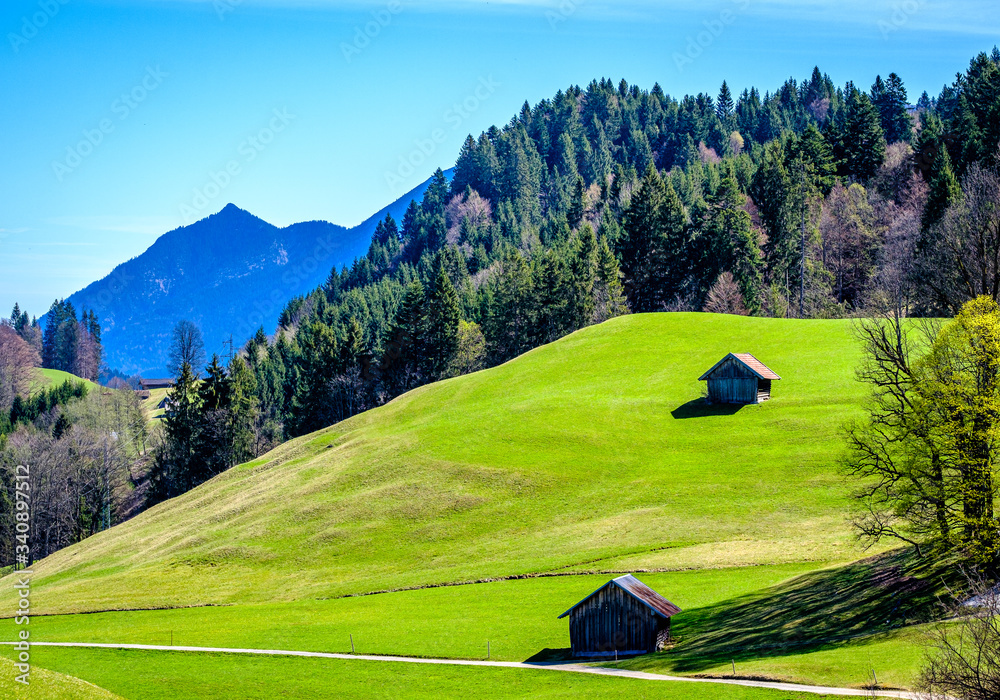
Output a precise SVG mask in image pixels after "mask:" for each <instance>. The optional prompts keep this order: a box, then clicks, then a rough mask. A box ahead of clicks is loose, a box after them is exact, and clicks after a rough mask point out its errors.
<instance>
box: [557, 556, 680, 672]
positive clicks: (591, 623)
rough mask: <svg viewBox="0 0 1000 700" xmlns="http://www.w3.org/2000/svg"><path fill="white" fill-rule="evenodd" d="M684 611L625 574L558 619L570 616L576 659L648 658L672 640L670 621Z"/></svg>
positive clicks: (570, 634)
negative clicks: (633, 655)
mask: <svg viewBox="0 0 1000 700" xmlns="http://www.w3.org/2000/svg"><path fill="white" fill-rule="evenodd" d="M680 611H681V609H680V608H678V607H677V606H676V605H674V604H673V603H671V602H670V601H669V600H667V599H666V598H664V597H663V596H661V595H660V594H659V593H657V592H656V591H654V590H653V589H652V588H650V587H649V586H647V585H646V584H644V583H643V582H642V581H640V580H639V579H637V578H636V577H634V576H632V575H631V574H626V575H625V576H619V577H618V578H616V579H612V580H611V581H608V582H607V583H606V584H604V585H603V586H601V587H600V588H598V589H597V590H596V591H594V592H593V593H591V594H590V595H588V596H587V597H586V598H584V599H583V600H581V601H580V602H579V603H577V604H576V605H574V606H573V607H572V608H570V609H569V610H567V611H566V612H564V613H563V614H562V615H560V616H559V619H562V618H564V617H566V616H567V615H568V616H569V639H570V644H571V645H572V648H573V656H590V657H602V656H615V655H628V654H646V653H649V652H651V651H656V650H657V649H660V648H661V647H662V646H663V645H664V644H665V643H666V642H667V640H668V639H670V618H671V617H673V616H674V615H676V614H677V613H679V612H680Z"/></svg>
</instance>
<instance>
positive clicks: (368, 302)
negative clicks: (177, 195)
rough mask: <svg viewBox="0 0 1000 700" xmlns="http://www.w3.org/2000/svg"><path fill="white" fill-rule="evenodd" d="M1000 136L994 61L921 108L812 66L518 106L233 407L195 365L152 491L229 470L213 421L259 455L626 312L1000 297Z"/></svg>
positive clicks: (297, 317) (311, 297)
mask: <svg viewBox="0 0 1000 700" xmlns="http://www.w3.org/2000/svg"><path fill="white" fill-rule="evenodd" d="M998 125H1000V51H998V50H997V49H994V50H993V52H992V54H991V55H988V54H985V53H984V54H981V55H979V56H977V57H976V58H975V59H973V60H972V61H971V63H970V65H969V67H968V69H967V70H966V71H965V73H963V74H959V75H958V76H957V78H956V80H955V81H954V83H953V84H951V85H948V86H945V87H944V88H943V89H942V91H941V93H940V94H939V95H938V96H937V97H936V98H931V97H929V96H928V95H927V94H926V93H925V94H923V95H921V96H920V98H919V99H918V100H917V103H916V106H915V107H914V106H912V105H908V96H907V92H906V89H905V86H904V84H903V81H902V79H901V78H900V77H899V76H898V75H896V74H895V73H890V74H889V75H888V77H887V78H886V79H882V78H881V77H877V78H876V79H875V81H874V83H873V84H872V85H871V87H870V89H868V90H862V89H860V88H859V87H858V86H856V85H854V84H851V83H848V84H847V85H845V86H843V87H838V86H836V85H834V84H833V82H832V80H831V79H830V78H829V77H828V76H827V75H824V74H823V73H822V72H821V71H820V70H819V69H818V68H817V69H815V70H814V71H813V73H812V75H811V76H810V77H809V78H808V79H806V80H804V81H802V82H798V81H796V80H791V79H790V80H788V81H786V82H785V84H783V85H782V86H780V87H779V88H778V89H777V90H775V91H773V92H765V93H764V94H761V92H760V91H759V90H757V89H748V90H744V91H743V92H742V93H741V94H740V95H738V96H734V95H733V94H732V92H731V91H730V89H729V87H728V86H727V84H726V83H723V84H722V87H721V89H720V90H719V91H718V94H717V95H716V96H713V95H709V94H706V93H702V94H698V95H693V96H692V95H688V96H684V97H682V98H675V97H671V96H670V95H668V94H666V93H665V92H664V90H663V89H662V88H661V87H660V86H659V85H655V86H653V88H652V89H650V90H643V89H641V88H640V87H638V86H635V85H629V84H628V83H626V82H625V81H622V82H621V83H619V84H617V85H616V84H614V83H613V82H612V81H610V80H601V81H594V82H592V83H591V84H590V85H588V86H587V87H586V88H585V89H584V88H579V87H575V86H573V87H570V88H568V89H566V90H564V91H560V92H558V93H557V94H556V95H555V96H554V97H553V98H552V99H551V100H543V101H542V102H540V103H539V104H537V105H535V106H531V105H529V104H527V103H526V104H525V105H524V106H523V108H522V109H521V111H520V113H519V114H517V115H516V116H514V118H513V119H512V120H511V121H510V123H509V124H507V125H506V126H503V127H492V128H491V129H490V130H489V131H487V132H485V133H483V134H480V135H479V136H478V138H475V137H473V136H469V137H468V138H467V140H466V141H465V144H464V146H463V148H462V151H461V154H460V156H459V158H458V162H457V163H456V166H455V171H454V177H453V179H452V180H451V182H450V183H449V182H448V179H447V178H446V177H445V176H444V174H443V173H442V172H441V171H438V172H437V173H436V175H435V176H434V178H433V179H432V181H431V183H430V186H429V187H428V188H427V190H426V192H425V193H424V195H423V198H422V201H420V202H417V201H413V202H411V204H410V206H409V208H408V209H407V210H406V212H405V214H404V216H403V217H402V220H401V221H398V222H397V221H396V220H395V219H394V218H393V217H391V216H387V217H386V218H385V219H384V220H383V221H382V222H381V223H380V224H379V225H378V226H377V228H376V231H375V234H374V236H373V238H372V241H371V245H370V247H369V249H368V253H367V254H366V255H365V256H363V257H359V258H358V259H356V260H355V261H354V263H353V265H351V266H350V267H345V268H343V269H340V270H336V269H335V270H334V271H333V272H332V273H331V274H330V276H329V279H328V280H327V282H326V284H324V285H323V286H321V287H319V288H317V289H316V290H314V291H313V292H312V293H310V294H308V295H306V296H304V297H298V298H295V299H293V300H292V301H291V302H290V303H289V304H288V305H287V306H286V307H285V309H284V310H283V312H282V313H281V316H280V320H279V325H278V328H277V329H276V332H275V333H274V335H268V332H267V331H268V330H270V329H263V328H262V329H260V331H259V332H258V333H257V335H256V336H255V337H254V338H253V339H252V340H251V341H250V342H249V343H248V344H247V345H246V347H245V348H244V350H243V353H242V358H241V359H239V360H238V363H239V365H240V366H239V367H238V368H237V369H238V372H237V373H236V374H238V375H239V377H240V378H239V379H238V381H236V382H235V385H234V380H232V379H227V378H226V373H225V370H224V369H222V368H216V369H214V370H213V372H212V373H211V374H212V375H213V376H214V377H215V380H213V381H218V382H219V386H224V385H226V386H229V387H230V389H233V390H234V391H235V394H234V395H238V396H239V397H241V399H240V401H242V403H241V407H240V408H238V409H237V408H236V407H235V406H233V407H230V406H228V405H227V403H226V401H227V399H226V396H228V395H229V393H230V389H227V390H226V391H224V392H215V391H214V390H213V397H215V396H222V400H221V402H220V401H219V400H217V399H216V398H206V397H205V396H204V395H199V391H198V389H197V387H196V385H195V383H194V375H195V374H197V369H198V368H195V372H194V373H188V374H187V375H185V376H184V377H182V381H181V382H180V384H179V386H178V388H177V390H176V391H175V396H176V397H179V399H180V405H182V406H184V407H185V408H184V410H183V411H182V412H178V413H177V415H175V416H174V417H173V418H168V433H170V431H176V439H168V448H169V449H168V452H167V453H165V455H164V458H163V459H162V460H161V461H160V473H159V475H158V478H159V480H160V481H159V483H161V485H162V488H161V490H160V493H162V495H163V496H167V495H171V494H175V493H179V492H182V491H183V490H185V489H187V488H189V487H190V486H192V485H194V484H196V483H199V482H200V481H202V480H204V479H205V478H207V477H208V476H210V475H211V473H215V472H216V471H217V470H218V469H220V468H224V467H225V466H227V465H225V464H222V465H218V464H217V465H216V466H214V467H212V468H211V470H209V471H203V472H202V473H194V472H192V468H191V466H190V465H198V464H202V465H205V464H214V463H215V462H217V461H218V457H217V456H218V455H219V454H220V453H219V451H218V447H217V440H218V439H219V438H218V435H219V431H218V430H217V429H214V428H210V427H208V426H209V424H210V423H211V420H209V414H213V413H214V415H216V416H218V415H233V414H235V413H237V412H238V413H239V414H240V419H239V420H237V421H230V423H229V425H238V426H239V427H238V428H230V429H229V432H225V431H223V432H224V433H225V435H224V437H223V438H222V439H223V440H224V441H225V443H226V444H227V445H242V446H244V449H240V450H235V451H234V450H229V451H228V454H230V455H231V457H230V458H229V459H228V460H227V461H228V462H229V463H230V464H235V463H238V461H240V460H242V459H246V458H249V457H251V456H253V455H254V454H259V453H260V450H262V449H265V448H266V447H269V446H271V445H273V444H275V443H277V442H279V441H281V440H282V439H285V438H287V437H291V436H295V435H301V434H305V433H308V432H311V431H313V430H316V429H319V428H322V427H324V426H327V425H330V424H332V423H335V422H337V421H339V420H342V419H344V418H347V417H349V416H351V415H353V414H356V413H358V412H360V411H363V410H366V409H368V408H371V407H374V406H377V405H380V404H382V403H384V402H386V401H388V400H390V399H392V398H393V397H395V396H398V395H400V394H402V393H403V392H406V391H408V390H409V389H412V388H414V387H416V386H419V385H421V384H424V383H427V382H430V381H435V380H439V379H443V378H447V377H451V376H456V375H460V374H464V373H468V372H472V371H475V370H477V369H480V368H483V367H487V366H492V365H496V364H499V363H502V362H505V361H506V360H509V359H511V358H513V357H515V356H517V355H519V354H520V353H523V352H525V351H526V350H529V349H531V348H533V347H536V346H539V345H541V344H544V343H547V342H551V341H553V340H555V339H557V338H559V337H561V336H563V335H565V334H567V333H570V332H572V331H574V330H576V329H578V328H582V327H584V326H587V325H590V324H593V323H599V322H601V321H604V320H606V319H608V318H611V317H614V316H616V315H619V314H623V313H629V312H630V311H631V312H650V311H669V310H676V311H680V310H705V311H715V312H725V313H735V314H754V315H763V316H773V317H807V318H831V317H842V316H848V315H855V314H858V313H862V312H865V311H866V310H872V309H876V308H886V307H892V308H894V309H895V310H896V311H897V312H898V313H901V314H904V315H906V314H938V313H945V312H947V313H952V312H954V311H956V310H957V309H958V308H959V307H960V306H961V304H962V303H963V302H964V301H966V300H968V299H970V298H973V297H974V296H976V295H977V294H979V293H987V294H993V295H994V296H995V297H996V296H1000V275H998V271H997V266H996V265H995V264H994V263H993V260H994V259H995V255H996V254H997V252H998V250H1000V235H998V226H997V222H998V215H997V208H996V204H997V202H1000V186H998V178H997V173H996V157H995V154H996V152H997V144H998V138H1000V126H998ZM227 382H228V385H227V384H226V383H227ZM234 386H235V388H234ZM201 394H204V389H203V390H202V391H201ZM220 411H221V412H222V414H219V412H220ZM227 412H228V413H227ZM181 413H183V415H184V416H185V417H184V418H181ZM199 435H201V436H207V435H211V436H214V437H212V438H211V439H208V438H205V439H202V438H200V437H199ZM198 469H199V468H196V469H195V472H197V471H198Z"/></svg>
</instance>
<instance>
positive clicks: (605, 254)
mask: <svg viewBox="0 0 1000 700" xmlns="http://www.w3.org/2000/svg"><path fill="white" fill-rule="evenodd" d="M621 277H622V274H621V270H620V269H619V267H618V259H617V258H615V255H614V253H612V252H611V247H610V246H609V245H608V241H607V239H606V238H601V240H600V242H599V243H598V244H597V270H596V279H595V281H594V322H595V323H603V322H604V321H607V320H608V319H610V318H615V317H616V316H621V315H622V314H627V313H628V303H627V301H626V299H625V290H624V289H623V288H622V282H621Z"/></svg>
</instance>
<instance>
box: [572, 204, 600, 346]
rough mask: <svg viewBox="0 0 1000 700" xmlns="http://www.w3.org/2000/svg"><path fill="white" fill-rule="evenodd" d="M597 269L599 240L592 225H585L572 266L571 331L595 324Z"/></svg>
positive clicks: (581, 229)
mask: <svg viewBox="0 0 1000 700" xmlns="http://www.w3.org/2000/svg"><path fill="white" fill-rule="evenodd" d="M596 268H597V238H596V236H594V229H593V228H592V227H591V226H590V224H584V225H583V226H582V227H581V228H580V232H579V234H578V235H577V242H576V250H575V255H574V256H573V258H572V263H571V266H570V275H569V297H568V299H567V309H566V317H567V323H568V326H569V330H576V329H577V328H583V327H584V326H588V325H590V324H591V323H592V322H593V317H594V283H595V282H596V277H595V276H596V271H597V270H596Z"/></svg>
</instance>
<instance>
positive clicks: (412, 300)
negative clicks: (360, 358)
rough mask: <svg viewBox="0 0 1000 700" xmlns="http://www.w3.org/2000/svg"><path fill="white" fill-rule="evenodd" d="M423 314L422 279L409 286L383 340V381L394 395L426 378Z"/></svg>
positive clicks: (381, 367) (388, 390) (381, 370)
mask: <svg viewBox="0 0 1000 700" xmlns="http://www.w3.org/2000/svg"><path fill="white" fill-rule="evenodd" d="M424 316H425V307H424V288H423V285H421V284H420V281H419V280H414V281H413V282H411V283H410V284H409V285H408V286H407V287H406V289H405V291H404V293H403V299H402V301H401V302H400V304H399V307H398V308H397V309H396V314H395V317H394V318H393V322H392V326H391V327H390V328H389V331H388V333H387V336H386V338H385V340H384V342H383V347H384V350H383V352H382V360H381V363H380V373H381V375H382V384H383V386H384V388H385V390H386V391H387V392H388V393H389V395H391V396H397V395H399V394H402V393H404V392H406V391H409V390H410V389H412V388H414V387H415V386H418V385H419V384H420V383H421V382H422V381H423V374H422V370H423V368H424V367H425V365H426V362H425V357H426V351H425V348H424V336H423V333H424V328H425V321H424Z"/></svg>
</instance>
